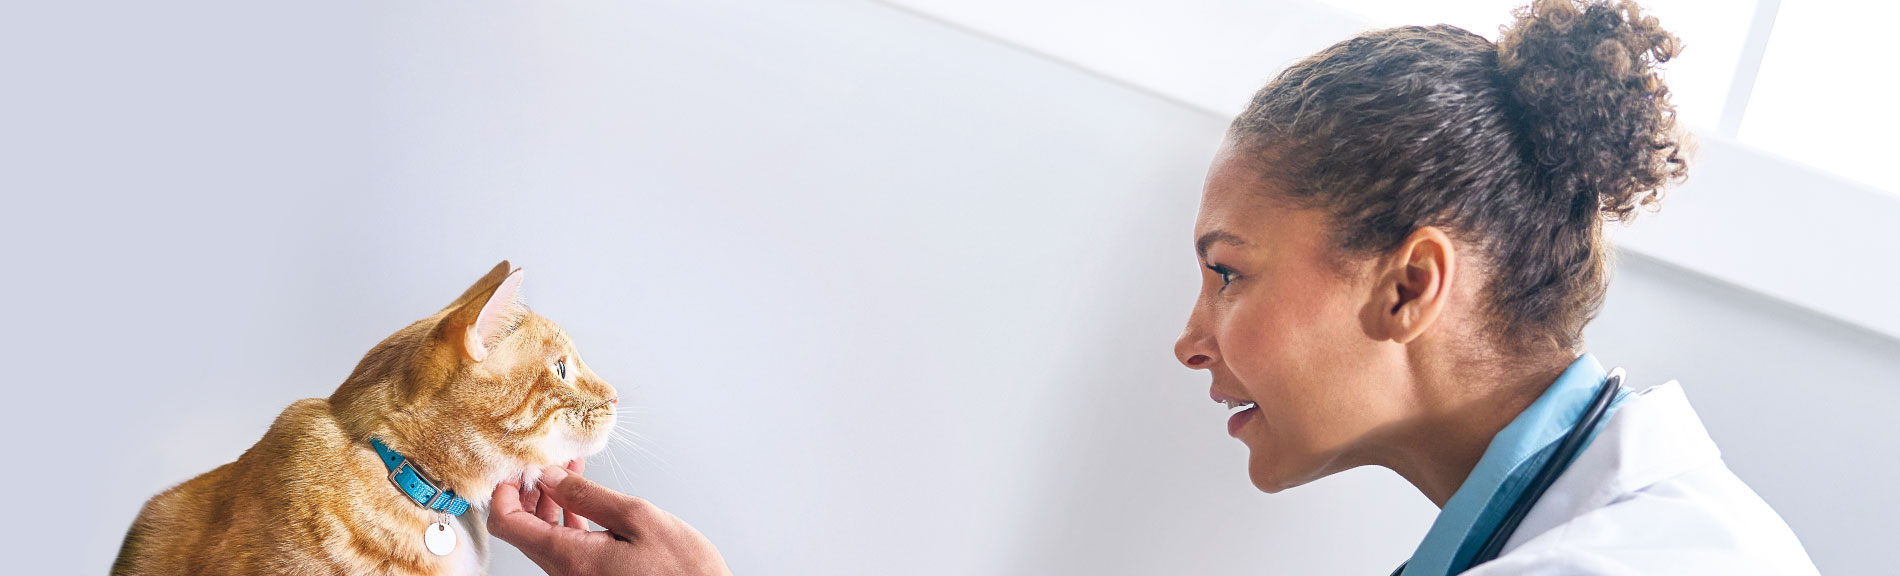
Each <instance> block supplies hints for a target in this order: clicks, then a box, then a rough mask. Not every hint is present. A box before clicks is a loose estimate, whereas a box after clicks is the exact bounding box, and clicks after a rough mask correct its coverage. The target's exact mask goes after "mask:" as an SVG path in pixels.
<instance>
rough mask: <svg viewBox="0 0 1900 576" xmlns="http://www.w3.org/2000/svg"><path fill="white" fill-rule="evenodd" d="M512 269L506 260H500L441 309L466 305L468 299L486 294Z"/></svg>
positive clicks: (452, 308)
mask: <svg viewBox="0 0 1900 576" xmlns="http://www.w3.org/2000/svg"><path fill="white" fill-rule="evenodd" d="M514 270H515V269H514V268H513V267H510V266H509V265H508V261H507V260H502V261H501V263H500V264H496V265H495V267H494V268H493V269H490V270H489V271H488V273H487V274H483V275H482V279H480V280H476V281H475V284H474V285H473V286H469V287H468V290H464V291H462V295H461V296H457V297H455V301H454V302H450V303H449V305H448V306H447V307H445V308H443V310H454V309H456V308H461V307H463V306H466V305H468V303H469V301H470V300H474V299H476V298H480V297H485V296H487V295H488V292H489V291H490V290H494V289H495V287H496V286H500V285H501V281H502V280H505V279H507V278H508V274H509V273H510V272H514Z"/></svg>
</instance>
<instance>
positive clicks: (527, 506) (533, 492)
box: [521, 482, 541, 514]
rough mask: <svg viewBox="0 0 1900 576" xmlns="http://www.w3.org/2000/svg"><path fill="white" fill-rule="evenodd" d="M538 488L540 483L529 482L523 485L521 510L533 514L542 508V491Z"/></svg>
mask: <svg viewBox="0 0 1900 576" xmlns="http://www.w3.org/2000/svg"><path fill="white" fill-rule="evenodd" d="M536 486H540V483H538V482H528V483H526V484H522V485H521V509H522V510H527V511H528V513H529V514H533V513H534V512H535V510H538V509H540V507H541V490H540V489H538V488H536Z"/></svg>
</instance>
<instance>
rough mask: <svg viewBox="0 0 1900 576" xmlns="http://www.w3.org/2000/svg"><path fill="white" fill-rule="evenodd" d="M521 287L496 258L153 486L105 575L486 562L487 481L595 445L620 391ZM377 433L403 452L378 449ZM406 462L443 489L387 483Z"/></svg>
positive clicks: (368, 569) (439, 567) (358, 570)
mask: <svg viewBox="0 0 1900 576" xmlns="http://www.w3.org/2000/svg"><path fill="white" fill-rule="evenodd" d="M520 288H521V271H520V270H513V271H512V272H511V271H510V268H509V267H508V262H506V261H503V262H502V263H501V264H500V265H498V266H496V267H495V269H494V270H493V271H491V272H489V273H488V275H487V276H484V277H483V278H482V279H481V280H480V281H478V282H476V283H475V285H474V286H472V287H470V288H469V289H468V291H467V292H465V293H463V294H462V296H461V297H460V298H457V299H456V300H455V303H453V304H450V305H449V306H448V308H444V309H443V310H442V311H440V312H437V313H436V314H435V315H433V316H430V317H428V318H424V319H422V320H421V321H419V322H416V323H414V324H411V325H409V327H407V328H403V329H402V330H401V331H398V332H396V334H395V335H393V336H390V337H389V338H388V339H385V340H383V342H382V343H380V344H377V345H376V347H375V348H374V349H371V350H370V351H369V354H367V355H365V356H364V357H363V361H362V362H361V363H359V364H357V366H356V370H355V371H354V372H352V373H351V374H350V377H349V379H347V380H345V381H344V382H343V386H342V387H340V388H337V390H336V393H335V394H331V395H330V398H329V399H327V400H326V399H318V398H312V399H307V400H301V401H298V402H297V403H295V404H292V405H291V406H290V407H289V408H286V409H285V410H284V412H283V414H281V415H279V416H278V417H277V421H276V422H275V423H273V424H271V427H270V431H268V432H265V433H264V438H263V439H262V440H259V441H258V442H257V444H256V445H254V446H252V447H251V449H250V450H246V451H245V452H244V455H242V456H239V457H238V459H237V461H236V462H232V463H229V464H225V465H223V466H220V467H218V468H217V469H216V470H212V471H210V472H207V473H205V474H203V475H201V476H198V477H197V478H193V479H191V480H189V481H187V482H185V483H184V484H180V485H178V486H177V487H174V488H172V489H170V490H167V491H165V492H163V493H161V494H159V495H158V496H155V497H153V498H152V499H151V501H149V502H146V504H145V508H144V510H143V511H141V512H140V513H139V517H138V519H137V520H135V521H133V523H132V528H131V530H129V531H127V532H126V535H125V543H124V545H122V546H121V547H120V549H119V558H118V561H117V562H115V563H114V564H113V566H112V573H113V574H480V573H483V572H485V571H486V569H487V557H488V554H487V551H488V532H487V530H486V528H485V527H484V524H483V518H484V514H485V512H484V509H485V507H486V505H487V501H488V498H489V495H490V494H491V493H492V492H493V491H494V489H495V485H496V484H497V483H499V482H501V481H502V480H504V479H507V478H511V477H519V476H523V475H524V474H526V475H528V476H529V477H528V478H527V479H526V480H527V482H526V483H525V485H532V482H533V481H534V480H535V479H536V478H535V476H538V473H539V470H540V467H541V466H544V465H550V464H557V463H561V462H565V461H568V460H571V459H574V458H580V457H583V456H587V455H591V454H593V453H595V452H598V451H600V449H601V448H603V447H605V446H606V444H607V438H608V431H609V429H611V428H612V427H613V425H614V412H615V404H616V403H617V402H618V398H617V397H616V396H615V395H614V389H613V387H612V386H608V385H607V383H606V382H604V381H602V380H601V379H600V378H599V377H597V376H595V375H594V373H593V372H592V371H591V370H588V369H587V365H586V364H584V363H582V362H581V359H580V357H579V356H578V355H576V354H575V352H574V346H573V343H572V342H569V341H568V338H567V334H566V333H563V332H562V331H561V329H560V328H559V327H557V326H555V325H554V323H553V322H550V321H548V320H547V319H545V318H542V317H541V316H539V315H537V314H535V313H534V312H531V311H529V310H528V309H527V307H525V306H522V305H521V304H520V303H519V302H518V301H517V295H518V291H519V290H520ZM372 438H373V439H375V440H377V441H379V442H380V443H381V444H383V445H384V446H386V447H387V448H388V449H390V450H392V451H393V453H394V454H399V456H395V457H394V458H395V459H405V458H406V461H403V460H386V459H385V458H384V457H382V456H379V454H378V452H377V450H376V449H375V448H373V447H372V442H371V439H372ZM398 461H400V462H403V464H401V465H397V464H394V462H398ZM405 465H406V466H409V467H411V468H412V469H414V470H416V471H417V472H420V473H421V475H422V477H423V478H424V479H426V480H427V481H428V482H429V483H432V484H433V485H434V486H436V487H440V488H441V489H442V490H427V489H423V488H416V487H417V486H426V485H427V484H424V483H419V482H417V481H416V480H415V478H414V475H413V473H412V474H410V475H407V476H404V475H398V476H397V477H399V478H403V479H405V480H404V481H405V482H406V483H407V485H408V486H409V488H408V489H409V490H422V494H421V495H420V496H411V495H410V494H407V493H405V489H404V488H399V487H398V486H397V485H396V484H395V483H394V482H393V481H392V480H391V477H392V474H391V468H392V466H393V467H394V468H395V469H396V470H397V471H398V472H401V469H402V467H403V466H405ZM442 491H453V493H454V494H455V495H456V496H459V497H460V498H463V499H466V500H467V503H454V505H450V502H451V499H450V498H449V495H448V494H446V493H442V494H440V497H437V496H436V495H435V494H433V493H439V492H442ZM424 499H426V500H429V501H431V502H424V501H422V500H424ZM429 504H435V505H436V506H437V507H438V509H431V508H427V507H425V506H427V505H429ZM469 505H473V506H474V508H475V509H471V510H468V511H467V512H465V513H463V514H461V515H459V516H451V515H450V513H449V511H444V510H441V509H439V508H448V509H449V510H451V511H452V510H455V509H458V508H467V507H468V506H469ZM438 522H441V523H443V524H444V525H445V526H436V525H435V524H436V523H438ZM431 530H434V531H437V532H438V533H434V534H428V535H427V537H426V539H425V533H426V532H428V531H431ZM444 539H446V540H448V541H449V542H450V543H449V544H448V546H447V549H446V550H445V549H443V548H444V547H443V540H444ZM425 540H426V541H425Z"/></svg>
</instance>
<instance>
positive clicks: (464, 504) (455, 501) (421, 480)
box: [369, 438, 468, 516]
mask: <svg viewBox="0 0 1900 576" xmlns="http://www.w3.org/2000/svg"><path fill="white" fill-rule="evenodd" d="M369 445H370V446H371V447H373V448H375V449H376V455H377V456H379V457H381V458H382V460H383V467H384V468H388V469H389V483H390V484H394V485H395V486H396V489H397V490H401V491H402V493H403V494H404V495H406V496H408V497H409V499H410V500H414V501H416V503H417V504H421V505H422V507H423V508H428V509H430V510H440V511H442V512H447V513H448V514H449V515H450V516H461V515H462V513H463V512H467V511H468V501H467V500H463V499H462V497H461V496H456V495H455V491H454V490H444V489H442V488H438V487H436V485H435V483H434V482H430V481H429V479H428V478H425V477H423V476H422V471H421V470H417V469H416V465H415V463H413V462H410V461H409V459H408V458H404V457H403V456H402V454H398V453H396V451H395V450H390V449H389V447H388V446H384V445H383V441H382V440H378V439H375V438H370V439H369Z"/></svg>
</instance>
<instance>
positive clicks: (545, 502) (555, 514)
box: [534, 490, 561, 526]
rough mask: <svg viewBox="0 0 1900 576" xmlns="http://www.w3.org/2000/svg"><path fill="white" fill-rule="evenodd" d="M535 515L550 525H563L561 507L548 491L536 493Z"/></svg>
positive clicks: (537, 491)
mask: <svg viewBox="0 0 1900 576" xmlns="http://www.w3.org/2000/svg"><path fill="white" fill-rule="evenodd" d="M535 492H536V493H535V503H534V515H535V516H536V517H538V518H540V519H541V520H542V521H545V522H547V523H549V524H553V525H555V526H560V525H561V506H560V505H558V504H555V503H554V497H553V496H549V495H548V491H547V490H536V491H535Z"/></svg>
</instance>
